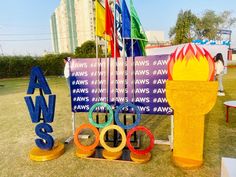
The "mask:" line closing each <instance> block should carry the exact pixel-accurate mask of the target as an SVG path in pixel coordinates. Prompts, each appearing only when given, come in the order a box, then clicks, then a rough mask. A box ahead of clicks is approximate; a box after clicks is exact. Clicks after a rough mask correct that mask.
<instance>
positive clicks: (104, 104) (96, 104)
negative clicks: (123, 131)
mask: <svg viewBox="0 0 236 177" xmlns="http://www.w3.org/2000/svg"><path fill="white" fill-rule="evenodd" d="M102 106H103V107H105V108H106V109H107V110H109V115H108V120H107V122H104V123H102V124H97V123H96V122H94V120H93V111H94V110H95V108H97V107H102ZM88 117H89V122H90V123H91V124H92V125H93V126H95V127H97V128H104V127H106V126H108V125H110V124H111V122H112V121H113V110H112V108H111V106H110V105H109V104H107V103H103V102H100V103H95V104H94V105H93V106H92V107H91V108H90V110H89V114H88Z"/></svg>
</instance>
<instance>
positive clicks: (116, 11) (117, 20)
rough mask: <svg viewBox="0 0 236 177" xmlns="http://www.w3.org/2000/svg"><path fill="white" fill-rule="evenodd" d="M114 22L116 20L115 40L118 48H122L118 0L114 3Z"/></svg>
mask: <svg viewBox="0 0 236 177" xmlns="http://www.w3.org/2000/svg"><path fill="white" fill-rule="evenodd" d="M115 22H116V32H117V40H118V45H119V50H120V51H122V50H123V42H122V34H121V33H122V16H121V7H120V2H119V0H116V4H115Z"/></svg>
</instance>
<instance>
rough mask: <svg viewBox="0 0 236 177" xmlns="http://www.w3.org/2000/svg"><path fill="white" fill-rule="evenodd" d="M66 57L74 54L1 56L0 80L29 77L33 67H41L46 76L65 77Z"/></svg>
mask: <svg viewBox="0 0 236 177" xmlns="http://www.w3.org/2000/svg"><path fill="white" fill-rule="evenodd" d="M66 56H71V57H73V55H72V54H66V53H65V54H60V55H53V54H49V55H45V56H43V57H33V56H0V79H2V78H13V77H24V76H29V74H30V71H31V68H32V67H33V66H40V67H41V69H42V70H43V72H44V74H45V75H63V69H64V62H63V58H64V57H66Z"/></svg>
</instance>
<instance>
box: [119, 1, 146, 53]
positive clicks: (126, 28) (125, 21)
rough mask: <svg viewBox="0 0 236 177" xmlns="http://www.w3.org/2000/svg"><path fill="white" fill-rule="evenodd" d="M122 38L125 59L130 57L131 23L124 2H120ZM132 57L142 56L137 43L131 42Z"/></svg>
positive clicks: (135, 41)
mask: <svg viewBox="0 0 236 177" xmlns="http://www.w3.org/2000/svg"><path fill="white" fill-rule="evenodd" d="M121 15H122V33H121V34H122V38H125V50H126V55H127V57H130V56H132V46H131V21H130V13H129V10H128V7H127V5H126V2H125V0H122V14H121ZM133 50H134V56H143V53H142V49H141V47H140V44H139V41H138V40H134V41H133Z"/></svg>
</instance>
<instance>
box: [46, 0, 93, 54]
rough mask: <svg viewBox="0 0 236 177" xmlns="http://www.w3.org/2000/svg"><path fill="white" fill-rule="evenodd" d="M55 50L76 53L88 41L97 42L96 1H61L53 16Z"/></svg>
mask: <svg viewBox="0 0 236 177" xmlns="http://www.w3.org/2000/svg"><path fill="white" fill-rule="evenodd" d="M50 24H51V33H52V44H53V50H54V52H56V53H63V52H71V53H73V52H74V51H75V48H76V47H78V46H81V44H83V43H84V42H85V41H87V40H95V7H94V0H61V2H60V5H59V6H58V7H57V8H56V10H55V12H54V13H53V14H52V16H51V20H50Z"/></svg>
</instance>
